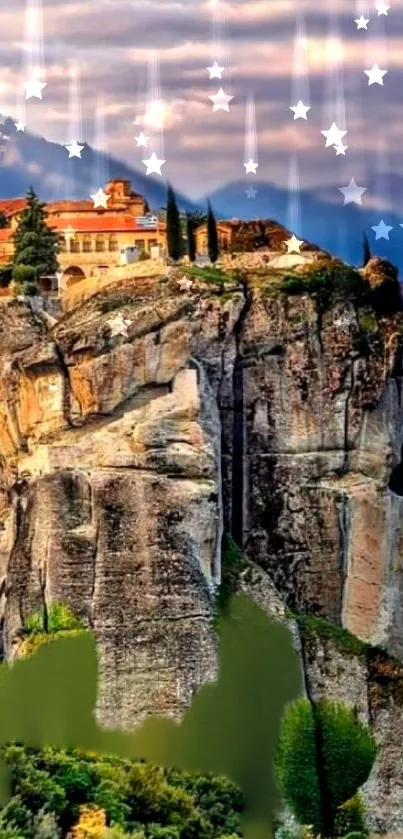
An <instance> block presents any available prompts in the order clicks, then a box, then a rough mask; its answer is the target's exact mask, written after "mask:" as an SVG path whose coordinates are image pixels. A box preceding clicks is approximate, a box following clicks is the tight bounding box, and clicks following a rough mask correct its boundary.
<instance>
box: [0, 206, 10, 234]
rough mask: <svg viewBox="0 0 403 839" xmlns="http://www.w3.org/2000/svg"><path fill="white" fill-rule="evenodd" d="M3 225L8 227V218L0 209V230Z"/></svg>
mask: <svg viewBox="0 0 403 839" xmlns="http://www.w3.org/2000/svg"><path fill="white" fill-rule="evenodd" d="M4 227H8V218H7V216H6V214H5V213H3V211H0V230H3V229H4Z"/></svg>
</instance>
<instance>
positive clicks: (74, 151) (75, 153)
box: [64, 140, 84, 159]
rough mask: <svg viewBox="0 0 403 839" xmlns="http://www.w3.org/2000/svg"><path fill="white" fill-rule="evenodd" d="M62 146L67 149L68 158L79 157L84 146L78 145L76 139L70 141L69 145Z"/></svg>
mask: <svg viewBox="0 0 403 839" xmlns="http://www.w3.org/2000/svg"><path fill="white" fill-rule="evenodd" d="M64 148H65V149H67V151H68V153H69V159H70V157H79V158H81V152H82V150H83V148H84V146H79V144H78V143H77V140H73V142H72V143H70V144H69V145H66V146H65V147H64Z"/></svg>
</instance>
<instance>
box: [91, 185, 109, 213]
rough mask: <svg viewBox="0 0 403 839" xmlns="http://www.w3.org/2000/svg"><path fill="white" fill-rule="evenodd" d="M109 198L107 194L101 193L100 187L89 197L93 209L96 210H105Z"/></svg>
mask: <svg viewBox="0 0 403 839" xmlns="http://www.w3.org/2000/svg"><path fill="white" fill-rule="evenodd" d="M110 197H111V196H110V195H108V193H107V192H104V191H103V189H102V187H99V190H98V192H94V193H93V194H92V195H90V198H92V200H93V202H94V209H96V208H97V207H105V209H106V210H107V209H108V207H107V203H106V202H107V201H109V199H110Z"/></svg>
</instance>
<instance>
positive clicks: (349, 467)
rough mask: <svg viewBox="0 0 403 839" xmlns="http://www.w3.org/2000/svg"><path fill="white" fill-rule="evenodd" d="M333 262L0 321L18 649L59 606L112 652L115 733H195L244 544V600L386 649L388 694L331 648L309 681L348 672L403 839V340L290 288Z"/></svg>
mask: <svg viewBox="0 0 403 839" xmlns="http://www.w3.org/2000/svg"><path fill="white" fill-rule="evenodd" d="M322 257H323V255H321V254H318V253H317V252H314V251H312V253H311V254H309V252H307V251H306V250H305V252H304V253H303V254H302V253H301V257H299V256H296V259H295V261H294V262H293V265H292V268H291V267H290V266H288V267H287V265H283V264H280V263H279V262H278V259H280V257H279V254H278V253H275V254H274V255H272V256H270V258H269V262H268V263H267V265H266V267H264V265H262V264H261V265H260V267H259V266H257V265H256V264H253V265H251V266H250V267H249V268H248V266H247V265H246V264H245V265H244V264H243V267H242V270H241V271H240V270H239V265H237V266H234V273H233V278H232V279H231V277H230V276H228V277H227V280H226V281H224V280H223V278H222V276H220V275H219V274H217V276H216V278H214V276H213V277H210V282H207V281H206V282H202V281H201V280H198V279H193V285H192V287H191V289H190V291H188V292H185V293H184V292H181V291H180V290H179V287H178V284H177V279H178V277H177V276H176V274H175V271H173V272H171V276H170V277H160V278H153V279H147V278H140V277H137V278H136V280H135V281H129V280H125V281H122V282H121V283H115V284H114V285H113V287H112V286H111V287H110V288H105V289H104V290H103V291H101V292H100V293H99V294H97V295H94V296H92V297H91V298H90V299H88V300H87V301H86V302H83V303H82V304H81V305H80V306H77V307H76V308H73V309H72V311H71V312H69V313H66V314H65V315H64V316H63V317H62V318H61V319H60V320H59V321H58V322H57V323H56V324H55V325H53V326H52V324H51V323H50V322H49V320H48V319H46V318H45V316H44V315H43V313H41V312H34V311H32V309H31V308H30V307H29V306H28V305H26V304H24V303H23V302H18V301H14V302H13V303H10V304H9V305H7V306H4V307H2V309H1V310H0V358H1V374H0V455H1V485H0V520H1V530H0V610H1V615H2V635H3V647H4V653H5V655H6V656H7V657H8V658H12V657H13V656H15V655H18V649H19V643H20V640H19V632H20V630H21V627H22V626H23V625H24V621H25V620H26V617H27V615H28V614H29V613H30V612H32V611H33V610H34V609H37V608H40V607H41V604H43V603H49V602H51V601H55V600H63V601H65V602H66V603H67V604H68V605H69V606H70V607H71V608H72V610H73V611H74V612H75V613H76V614H77V615H78V616H79V617H80V618H81V619H82V620H83V621H84V622H85V623H86V624H87V625H88V626H91V628H92V629H93V631H94V633H95V636H96V639H97V643H98V649H99V654H100V664H101V684H100V693H99V703H98V714H99V716H100V719H101V720H102V722H103V723H104V724H106V725H113V726H116V725H119V726H126V727H128V726H132V725H134V724H135V723H138V722H139V721H141V719H143V718H144V717H145V716H146V715H147V714H149V713H163V714H170V715H172V716H174V717H176V718H178V717H179V716H180V715H181V713H182V712H183V710H184V709H185V708H186V707H187V706H188V705H189V703H190V701H191V698H192V695H193V694H194V692H195V691H196V690H197V689H198V687H199V686H200V685H201V684H202V683H204V682H206V681H209V680H212V679H214V678H215V675H216V672H217V649H216V637H215V633H214V629H213V620H212V619H213V616H214V595H215V589H216V586H217V585H218V583H219V581H220V574H221V568H220V555H221V538H222V535H223V533H224V532H230V533H231V534H232V536H233V538H234V539H235V540H236V541H237V542H238V544H239V545H241V546H242V548H243V551H244V553H245V555H246V557H247V559H248V570H247V572H245V574H243V575H242V581H241V584H242V588H243V590H244V591H247V592H249V593H250V594H251V596H253V597H254V599H256V601H257V602H258V603H260V605H262V606H263V607H264V608H266V609H267V610H268V611H269V613H270V614H272V615H273V616H275V617H276V618H277V619H280V620H284V619H286V616H287V615H288V614H289V613H288V612H287V611H286V607H288V609H292V610H293V611H294V612H297V613H309V614H311V615H312V614H313V615H321V616H322V617H324V618H327V619H328V620H330V621H332V622H333V623H334V624H336V625H337V624H339V625H341V624H342V625H344V626H345V627H346V628H347V629H349V630H350V631H351V632H353V633H354V634H355V635H356V636H358V637H359V638H360V639H362V640H363V641H365V642H370V643H371V644H383V645H384V646H385V648H386V649H387V651H388V652H387V653H385V654H384V656H385V658H384V660H383V664H382V667H384V668H386V670H385V669H384V670H383V671H382V668H381V670H380V671H379V673H380V674H381V675H380V676H379V679H378V677H376V678H375V676H374V670H373V669H372V670H371V669H370V668H371V667H372V665H373V661H372V659H371V662H369V659H368V658H365V661H364V660H363V659H362V657H360V655H358V654H357V656H356V657H355V658H354V656H351V654H350V652H349V653H348V655H347V653H346V651H345V650H341V651H340V650H337V649H336V647H332V646H331V643H330V642H326V643H327V644H328V645H327V646H326V644H325V642H323V639H319V640H317V645H316V647H315V646H314V642H313V641H312V644H311V648H310V649H311V650H312V654H311V655H310V657H309V656H308V658H306V659H304V665H305V671H306V672H305V676H306V679H308V680H310V684H311V688H312V691H313V692H315V691H316V692H317V693H318V694H319V693H321V692H322V693H326V695H329V696H333V695H338V691H339V685H338V682H337V679H338V678H340V679H341V680H342V682H343V685H342V687H340V690H344V692H345V698H346V700H348V701H350V702H351V703H353V704H356V699H357V697H361V698H360V702H361V705H359V712H360V713H362V714H363V715H366V716H367V718H368V719H369V720H370V722H371V723H372V724H373V725H374V727H375V731H376V736H377V738H378V740H379V743H380V755H379V759H378V762H377V764H376V768H375V771H374V773H373V776H372V777H371V780H370V782H369V783H370V785H371V784H372V786H369V788H368V789H369V793H368V797H367V798H368V805H369V809H370V819H371V825H373V826H374V827H378V828H379V829H380V830H390V829H397V828H398V827H403V783H402V782H401V779H400V776H399V777H398V773H396V776H394V779H395V781H396V783H395V787H394V789H393V790H392V785H391V786H390V788H388V781H387V778H388V772H389V768H388V767H390V766H391V765H392V763H393V760H394V759H395V752H394V749H395V746H393V745H390V743H389V740H390V736H391V731H392V728H393V726H396V727H397V729H399V730H400V727H401V725H402V720H403V716H402V714H401V711H400V705H399V702H398V700H397V698H396V697H397V695H398V693H399V691H400V689H401V679H400V670H399V666H398V665H397V664H396V665H395V664H393V663H392V662H393V659H392V658H391V656H392V655H395V656H397V658H399V657H400V656H401V657H402V658H403V649H402V646H403V615H402V611H401V610H402V606H401V601H402V598H401V597H400V589H401V586H402V575H401V569H400V562H401V557H402V544H403V543H402V532H401V528H402V525H401V516H400V505H401V503H402V502H401V498H400V496H399V495H398V493H397V492H396V491H395V492H394V493H391V491H390V490H389V489H388V484H389V479H390V474H391V472H392V470H393V469H394V468H395V467H396V466H397V465H398V464H399V462H400V452H401V444H402V411H403V407H402V404H401V397H400V381H401V323H400V315H394V314H392V313H389V314H388V315H387V316H383V315H382V316H381V315H379V313H378V315H375V313H374V312H373V311H370V310H369V309H368V307H365V306H361V307H359V306H355V305H353V304H352V303H347V302H343V301H342V300H340V301H339V302H338V303H337V302H336V304H335V305H333V307H330V308H329V307H328V308H327V309H323V308H320V307H318V306H317V304H316V303H315V300H314V298H313V297H312V295H309V294H306V293H302V294H301V293H300V294H285V293H284V290H283V291H282V290H281V288H280V285H281V283H280V285H279V281H280V280H281V279H284V274H285V273H286V272H287V271H291V270H292V272H293V273H295V275H298V272H306V271H309V270H312V263H315V262H317V261H318V260H319V261H320V259H321V258H322ZM273 259H275V260H277V262H276V263H275V264H274V262H273ZM375 269H376V271H377V272H378V274H379V273H382V270H383V269H382V266H380V265H379V263H376V265H375V263H374V262H372V261H371V264H368V266H367V267H366V269H365V272H366V273H365V276H366V279H367V280H368V287H369V286H377V285H378V280H377V281H376V282H375V280H374V281H373V282H372V281H371V276H372V275H373V274H374V271H375ZM381 269H382V270H381ZM371 272H372V274H371ZM181 273H183V272H181ZM180 276H181V274H180V275H179V277H180ZM389 279H390V278H388V280H389ZM392 280H393V278H392ZM381 288H382V285H381ZM396 481H397V479H396ZM397 484H398V481H397V482H395V485H394V486H395V490H397V488H398V486H397ZM402 496H403V493H402ZM287 619H289V618H287ZM290 626H291V629H292V632H293V634H294V638H295V643H296V644H297V645H298V644H299V643H300V640H299V634H298V627H297V624H296V623H295V622H294V623H291V624H290ZM315 643H316V642H315ZM379 661H380V659H379V660H378V659H377V662H378V664H379ZM378 664H377V665H376V666H378ZM396 668H397V669H396ZM381 671H382V672H381ZM377 672H378V671H377ZM382 674H383V675H382ZM377 679H378V680H377ZM382 679H383V681H382ZM371 680H372V681H371ZM370 682H371V684H372V686H373V685H378V687H377V688H376V690H377V691H378V693H377V694H376V695H377V696H378V698H379V697H381V698H380V700H379V709H378V706H377V710H375V704H374V699H373V697H374V695H375V694H374V692H372V693H371V698H368V697H369V693H368V691H369V685H370ZM364 684H365V686H366V688H365V692H364ZM396 685H397V687H396ZM395 687H396V691H397V692H398V693H396V691H395ZM371 690H372V688H371ZM374 690H375V688H374ZM376 690H375V693H376ZM343 695H344V694H343ZM399 696H400V693H399Z"/></svg>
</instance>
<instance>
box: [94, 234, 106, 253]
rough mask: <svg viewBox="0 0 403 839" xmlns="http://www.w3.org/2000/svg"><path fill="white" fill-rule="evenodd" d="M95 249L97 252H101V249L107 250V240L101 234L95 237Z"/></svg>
mask: <svg viewBox="0 0 403 839" xmlns="http://www.w3.org/2000/svg"><path fill="white" fill-rule="evenodd" d="M95 250H96V251H97V253H100V252H101V251H104V250H105V240H104V237H103V236H101V235H98V236H97V238H96V239H95Z"/></svg>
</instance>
